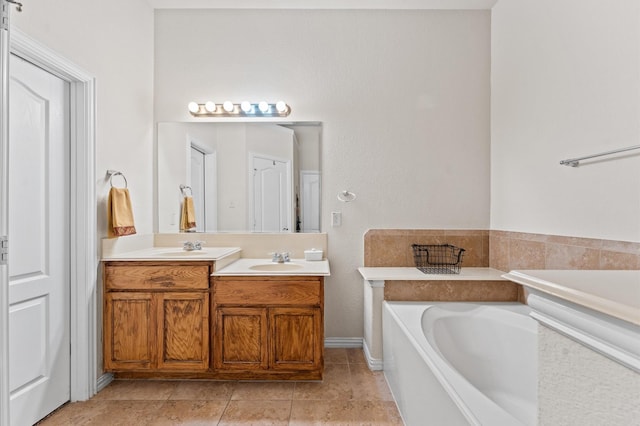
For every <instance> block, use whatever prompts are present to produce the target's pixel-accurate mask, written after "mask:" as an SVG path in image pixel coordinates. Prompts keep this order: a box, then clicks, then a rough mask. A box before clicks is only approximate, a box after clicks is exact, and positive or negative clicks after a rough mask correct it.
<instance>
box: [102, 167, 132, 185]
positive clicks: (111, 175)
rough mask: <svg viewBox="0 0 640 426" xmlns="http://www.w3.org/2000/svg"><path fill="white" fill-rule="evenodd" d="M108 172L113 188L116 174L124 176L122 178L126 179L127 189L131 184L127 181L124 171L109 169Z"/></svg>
mask: <svg viewBox="0 0 640 426" xmlns="http://www.w3.org/2000/svg"><path fill="white" fill-rule="evenodd" d="M107 174H108V175H109V185H111V187H112V188H113V177H114V176H122V179H124V187H125V189H126V188H127V187H128V186H129V184H128V183H127V178H126V177H124V175H123V174H122V172H119V171H117V170H107Z"/></svg>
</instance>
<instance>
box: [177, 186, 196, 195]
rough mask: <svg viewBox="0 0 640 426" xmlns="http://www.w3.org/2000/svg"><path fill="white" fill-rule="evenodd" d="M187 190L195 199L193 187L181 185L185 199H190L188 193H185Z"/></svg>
mask: <svg viewBox="0 0 640 426" xmlns="http://www.w3.org/2000/svg"><path fill="white" fill-rule="evenodd" d="M187 189H188V190H189V192H190V193H191V196H192V197H193V190H192V189H191V187H190V186H188V185H183V184H180V192H182V195H184V196H185V197H188V195H187V193H186V192H185V191H186V190H187Z"/></svg>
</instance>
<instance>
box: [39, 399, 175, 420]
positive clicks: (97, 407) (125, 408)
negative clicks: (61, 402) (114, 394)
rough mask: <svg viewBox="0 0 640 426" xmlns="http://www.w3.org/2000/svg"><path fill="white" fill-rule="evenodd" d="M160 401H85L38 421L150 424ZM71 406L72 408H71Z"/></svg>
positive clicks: (160, 404) (160, 405)
mask: <svg viewBox="0 0 640 426" xmlns="http://www.w3.org/2000/svg"><path fill="white" fill-rule="evenodd" d="M162 404H163V402H162V401H113V400H111V401H109V400H105V401H93V400H91V401H87V402H84V403H80V404H72V405H71V406H70V407H69V409H68V410H67V409H66V408H67V407H65V408H63V409H62V410H59V411H58V412H56V413H54V415H52V416H51V417H49V418H47V419H46V420H44V421H42V422H40V423H39V425H43V426H57V425H73V426H86V425H91V426H130V425H136V426H144V425H152V424H153V420H154V419H155V418H156V416H157V413H158V410H159V409H160V407H162ZM71 407H73V408H71Z"/></svg>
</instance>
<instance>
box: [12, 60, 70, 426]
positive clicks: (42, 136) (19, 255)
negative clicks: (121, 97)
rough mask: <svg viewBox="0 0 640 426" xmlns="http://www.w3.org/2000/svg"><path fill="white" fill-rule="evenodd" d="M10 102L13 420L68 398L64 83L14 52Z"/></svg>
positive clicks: (29, 418)
mask: <svg viewBox="0 0 640 426" xmlns="http://www.w3.org/2000/svg"><path fill="white" fill-rule="evenodd" d="M9 90H10V94H11V95H10V103H9V241H10V245H11V247H10V255H9V365H10V374H9V382H10V391H11V393H10V398H11V406H10V415H11V424H12V425H32V424H33V423H35V422H36V421H38V420H40V419H41V418H42V417H44V416H46V415H47V414H49V413H50V412H51V411H53V410H54V409H56V408H57V407H58V406H60V405H61V404H63V403H65V402H66V401H68V400H69V398H70V338H69V334H70V332H69V330H70V323H69V317H70V303H69V300H70V277H69V263H70V256H69V226H70V224H69V219H68V218H69V211H70V207H69V164H70V158H69V149H70V148H69V145H70V144H69V117H70V113H69V84H68V83H67V82H65V81H63V80H61V79H60V78H58V77H55V76H54V75H52V74H50V73H48V72H46V71H43V70H42V69H40V68H38V67H36V66H34V65H32V64H30V63H28V62H26V61H24V60H22V59H20V58H18V57H16V56H11V61H10V87H9Z"/></svg>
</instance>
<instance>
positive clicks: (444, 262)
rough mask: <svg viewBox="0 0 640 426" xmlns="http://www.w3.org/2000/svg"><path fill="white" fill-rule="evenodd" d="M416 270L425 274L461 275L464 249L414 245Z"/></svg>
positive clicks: (437, 245) (449, 246)
mask: <svg viewBox="0 0 640 426" xmlns="http://www.w3.org/2000/svg"><path fill="white" fill-rule="evenodd" d="M411 247H412V248H413V260H414V261H415V263H416V268H418V269H419V270H421V271H422V272H424V273H425V274H459V273H460V266H461V265H462V256H463V255H464V251H465V250H464V249H463V248H460V247H456V246H452V245H451V244H412V245H411Z"/></svg>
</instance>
